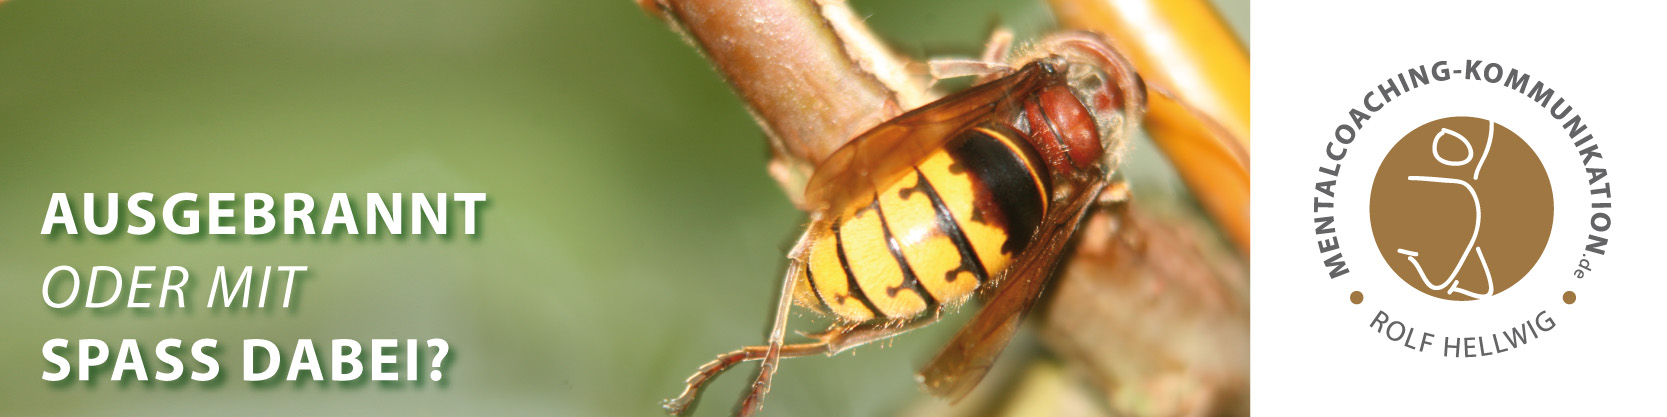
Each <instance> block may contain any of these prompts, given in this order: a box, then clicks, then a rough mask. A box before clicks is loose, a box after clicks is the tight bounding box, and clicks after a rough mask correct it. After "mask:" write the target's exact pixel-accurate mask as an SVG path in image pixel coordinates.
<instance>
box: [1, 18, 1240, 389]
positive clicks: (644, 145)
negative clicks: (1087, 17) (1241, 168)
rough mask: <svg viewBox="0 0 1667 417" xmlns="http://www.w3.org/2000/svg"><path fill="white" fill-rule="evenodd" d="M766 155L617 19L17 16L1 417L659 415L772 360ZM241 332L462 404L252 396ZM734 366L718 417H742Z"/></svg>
mask: <svg viewBox="0 0 1667 417" xmlns="http://www.w3.org/2000/svg"><path fill="white" fill-rule="evenodd" d="M855 3H856V4H855V5H854V6H855V8H856V9H857V10H858V11H859V12H860V13H863V14H866V15H869V16H870V19H869V23H870V24H871V25H873V26H874V27H875V29H876V30H877V31H878V32H880V34H881V35H882V36H884V37H886V38H888V39H891V40H892V41H894V42H895V43H896V46H897V47H898V49H899V50H901V51H903V52H905V53H908V54H912V55H916V56H921V55H926V54H946V53H954V54H971V53H975V52H976V51H978V49H979V47H980V46H981V44H982V42H983V40H984V37H985V36H986V35H987V33H988V30H989V29H990V28H991V27H993V26H994V25H995V24H997V23H998V22H999V23H1001V24H1004V25H1007V26H1011V27H1015V28H1017V29H1018V30H1019V31H1020V33H1021V34H1023V33H1036V32H1040V31H1043V30H1046V29H1047V28H1048V27H1049V25H1050V23H1049V22H1050V21H1051V16H1050V15H1049V14H1048V13H1049V12H1048V11H1047V9H1046V7H1045V6H1044V5H1042V4H1040V2H1039V1H1034V0H977V1H922V2H907V3H904V4H896V3H903V2H885V1H879V0H870V1H860V2H855ZM1231 3H1232V4H1230V5H1228V6H1227V7H1226V8H1225V9H1224V12H1225V14H1226V15H1227V16H1229V17H1230V19H1231V20H1233V22H1234V24H1235V25H1236V28H1237V29H1238V30H1239V32H1240V34H1241V36H1243V34H1244V33H1245V30H1246V29H1247V28H1248V26H1247V25H1246V24H1245V21H1246V19H1247V18H1248V10H1247V9H1246V8H1245V7H1246V6H1245V5H1244V4H1243V2H1237V1H1235V2H1231ZM765 150H766V148H765V143H764V140H763V138H762V134H761V133H760V132H759V130H758V128H757V127H756V126H754V125H753V122H752V120H751V118H750V117H749V116H748V115H747V114H746V112H745V111H744V109H743V108H742V107H741V105H740V104H739V102H738V101H737V100H736V99H735V98H734V96H733V95H732V94H731V93H729V91H728V90H727V87H726V86H725V85H724V84H723V83H722V82H721V81H720V80H719V79H718V77H717V76H716V75H715V74H714V73H713V72H712V71H711V70H710V69H709V67H708V65H707V64H706V63H705V62H703V61H702V59H701V58H700V57H699V56H698V55H697V54H696V53H695V52H694V50H693V49H692V48H690V47H688V46H687V45H685V44H684V43H683V42H682V41H681V40H680V39H678V38H677V36H675V35H674V34H673V33H672V32H671V31H669V30H668V29H667V28H666V27H665V26H664V25H662V24H661V23H660V22H658V21H656V20H654V19H650V18H648V17H647V16H646V15H644V14H643V13H642V12H641V11H640V10H638V9H637V8H636V7H635V5H633V4H631V3H630V2H627V1H623V0H619V1H530V0H526V1H519V0H496V1H469V2H458V1H430V0H416V1H357V0H356V1H311V0H309V1H284V2H252V1H243V2H225V1H30V0H22V1H12V2H8V3H6V4H0V282H3V283H4V286H0V317H4V318H3V319H0V326H3V331H4V332H3V333H0V334H3V336H0V340H3V342H0V414H4V415H43V416H51V415H117V414H121V415H217V414H228V413H229V414H236V415H256V416H259V415H293V414H307V415H312V414H316V415H486V414H505V415H580V416H592V415H594V416H612V415H644V416H648V415H658V414H659V409H658V407H657V403H658V401H659V400H660V399H662V398H665V397H668V396H671V395H674V394H676V393H677V392H678V391H679V390H680V389H681V381H682V380H683V378H685V377H686V376H687V375H688V374H689V373H690V372H692V371H693V370H694V369H695V367H696V366H698V365H700V364H701V363H704V362H705V361H707V360H710V359H711V358H712V355H714V354H716V353H718V352H720V351H725V350H728V349H733V348H735V347H738V346H740V345H742V344H755V343H757V342H759V341H761V340H762V338H763V329H764V328H765V325H766V324H767V321H768V319H769V317H768V311H769V310H770V308H771V307H772V304H773V303H774V302H775V299H776V294H775V292H776V291H777V289H778V285H779V275H780V268H781V267H782V252H783V250H784V249H785V247H786V246H787V245H788V243H790V242H789V239H790V238H791V237H793V236H794V234H795V233H797V231H796V230H795V229H796V228H797V227H798V226H799V224H800V222H801V220H802V215H801V214H800V213H798V212H797V211H795V210H794V209H793V208H792V207H791V206H790V205H789V204H788V202H787V201H786V199H785V198H784V197H783V195H782V194H781V192H780V191H779V190H778V189H777V188H776V186H775V184H774V183H773V182H772V181H771V180H770V179H769V178H768V176H767V175H765V173H764V168H763V166H764V161H765ZM1136 155H1137V157H1136V159H1137V160H1149V159H1151V158H1150V153H1149V151H1147V153H1146V154H1144V155H1146V156H1147V157H1145V158H1142V157H1140V156H1139V155H1142V154H1140V153H1137V154H1136ZM1136 163H1137V164H1153V163H1152V162H1138V161H1137V162H1136ZM54 192H64V193H69V194H70V196H71V198H72V200H73V201H76V203H75V206H76V207H80V202H79V201H80V195H81V193H85V192H94V193H101V196H102V193H108V192H118V193H122V194H124V195H127V194H131V193H136V192H151V193H155V194H157V195H158V196H167V195H171V194H173V193H179V192H195V193H199V194H204V195H205V197H206V193H210V192H235V193H245V192H264V193H270V194H273V195H278V194H281V193H286V192H304V193H310V194H313V195H314V196H315V198H319V199H321V200H322V199H327V198H328V194H329V193H333V192H345V193H350V194H351V195H355V197H354V201H355V204H356V205H355V209H356V213H357V214H358V215H359V216H363V213H364V212H363V211H362V210H363V209H364V205H363V193H366V192H379V193H406V192H423V193H441V192H445V193H453V192H484V193H487V195H488V199H489V205H487V206H485V208H484V209H483V210H482V212H481V214H480V215H479V219H480V221H481V224H480V227H481V231H480V234H479V235H478V236H476V237H469V236H463V235H461V233H458V231H455V230H454V231H453V233H454V234H456V235H455V236H451V237H436V236H413V237H399V236H365V237H361V236H347V235H342V234H338V235H332V236H307V237H276V238H251V237H246V236H228V237H217V236H210V237H181V236H175V235H172V234H167V233H162V232H161V231H158V232H153V234H152V235H151V236H144V237H137V236H128V235H115V236H107V237H95V236H90V235H85V234H84V235H80V236H42V235H40V234H39V233H38V230H40V226H41V222H42V219H43V215H44V214H45V209H46V208H47V203H48V199H49V197H50V195H51V193H54ZM159 199H160V198H159ZM101 201H102V197H101ZM323 203H324V202H323V201H320V204H323ZM158 206H159V205H158ZM198 208H201V207H198ZM320 209H322V207H320ZM456 214H457V213H453V216H452V217H453V219H454V221H457V219H458V216H457V215H456ZM77 215H79V213H77ZM460 226H461V225H460V224H454V226H452V227H454V228H458V227H460ZM83 233H85V232H83ZM58 265H71V266H75V267H76V268H77V269H79V270H81V271H82V274H83V279H85V278H86V274H87V273H88V270H90V269H91V267H92V266H95V265H109V266H113V267H116V268H117V269H118V270H121V271H122V273H123V275H124V276H125V275H127V274H128V273H130V272H131V269H132V267H133V266H135V265H157V266H159V267H161V266H168V265H179V266H184V267H186V268H188V269H190V271H191V273H192V282H193V284H192V285H190V286H189V287H188V288H189V289H191V290H192V291H190V293H188V294H187V301H188V304H190V305H192V307H189V308H185V309H174V308H169V309H160V310H158V309H139V310H134V309H126V308H114V307H113V308H106V309H102V310H86V309H66V310H62V311H60V310H54V309H51V308H49V307H47V306H46V305H45V303H44V302H43V301H42V300H41V298H40V295H39V294H40V287H41V283H42V278H43V277H44V276H45V274H46V272H47V271H49V270H51V269H52V268H53V267H56V266H58ZM219 265H228V266H233V267H237V268H241V266H244V265H257V266H264V265H306V266H308V267H310V271H309V272H308V273H307V274H306V275H305V278H304V279H303V280H302V281H301V283H300V284H298V285H297V290H296V291H297V293H296V295H295V297H296V298H295V302H296V306H294V307H293V308H291V309H288V310H284V309H276V308H269V309H246V310H245V309H229V310H228V309H206V308H202V306H201V305H200V304H201V303H202V302H203V300H206V295H207V294H206V292H207V291H208V288H207V287H208V285H207V284H208V280H210V279H211V278H212V274H213V269H214V267H215V266H219ZM158 277H159V274H154V275H147V278H148V279H149V280H151V281H152V282H155V281H156V280H157V279H158ZM82 294H83V297H84V296H85V295H84V294H85V292H83V293H82ZM150 298H151V299H152V300H153V301H154V298H155V295H151V296H150ZM83 301H84V300H83ZM934 327H936V328H929V329H928V330H926V331H922V332H919V333H916V334H911V335H909V336H905V337H904V338H902V339H901V340H899V341H898V342H897V343H896V344H895V345H893V346H892V347H889V348H879V347H866V348H862V349H858V350H857V351H856V354H855V355H852V354H843V355H840V356H838V357H835V358H831V359H828V358H813V359H797V360H790V361H788V362H786V364H785V366H784V367H783V371H782V372H781V374H780V376H779V377H778V379H777V384H776V386H775V389H774V390H773V391H772V392H771V397H770V399H769V401H768V402H767V410H768V412H769V414H771V415H830V416H846V415H859V416H866V415H876V414H886V413H888V412H891V411H894V410H897V409H898V408H899V407H901V406H903V405H904V404H906V403H908V402H909V401H913V400H916V399H918V398H920V397H921V396H922V395H923V394H920V393H919V391H918V390H917V389H916V388H915V387H914V382H913V380H912V378H911V375H912V372H913V369H914V368H915V366H916V365H918V364H920V363H922V362H923V361H924V359H925V358H926V356H927V355H929V354H930V353H931V352H932V351H933V350H934V349H936V348H937V347H938V346H937V343H938V342H939V341H942V340H943V339H945V337H946V336H947V334H948V333H949V332H951V331H953V330H954V329H953V328H951V327H949V326H934ZM800 328H803V327H800ZM51 338H67V339H71V340H72V341H73V340H75V339H80V338H96V339H103V340H105V341H107V342H109V343H111V344H112V345H114V344H116V343H119V340H120V339H123V338H135V339H139V340H140V342H141V347H142V350H144V351H145V352H146V353H147V360H148V365H149V366H148V368H149V369H151V370H153V371H154V370H155V369H157V368H158V367H160V363H159V362H158V361H157V359H155V357H154V356H150V355H149V351H150V349H151V346H152V345H153V344H154V343H156V342H157V341H159V340H161V339H164V338H180V339H183V340H185V341H186V344H187V345H189V344H190V343H191V342H192V341H194V340H196V339H200V338H215V339H219V341H220V347H221V349H220V353H219V354H218V355H216V358H217V359H219V361H220V368H221V370H220V371H221V373H222V380H223V381H222V382H220V383H183V384H169V383H159V382H152V383H144V382H132V381H130V382H112V381H108V380H107V379H108V377H109V373H110V367H109V366H108V365H106V366H104V367H102V368H100V372H98V373H97V374H96V378H95V379H104V380H102V381H90V382H76V383H49V382H46V381H42V380H41V379H40V373H41V372H43V371H47V370H51V369H54V367H52V366H51V365H49V364H48V363H47V362H46V361H45V359H43V358H42V356H41V353H40V349H41V346H42V344H43V343H45V342H46V340H48V339H51ZM246 338H264V339H269V340H272V341H274V342H275V343H276V344H277V345H278V346H279V347H280V348H281V349H282V350H284V351H285V355H286V356H287V355H288V350H289V349H290V348H291V347H293V343H294V341H295V340H296V339H302V338H311V339H314V340H317V341H319V343H320V344H326V343H327V342H325V341H327V340H329V339H334V338H350V339H356V340H359V341H361V343H367V344H368V340H369V339H371V338H399V339H405V338H416V339H428V338H444V339H447V340H448V341H449V342H450V345H451V351H450V353H449V354H448V359H449V361H448V362H449V363H448V364H447V365H446V368H444V371H445V375H446V378H445V379H446V381H445V383H432V382H426V381H425V382H417V383H409V382H405V383H392V384H384V383H358V384H343V383H314V382H302V383H287V382H286V383H277V384H254V383H248V382H244V381H241V379H240V376H241V375H240V374H241V371H242V366H243V364H242V362H241V359H240V357H241V353H240V349H241V341H242V340H243V339H246ZM60 352H65V353H68V352H72V351H71V350H60ZM112 362H113V359H112ZM425 362H426V361H425ZM421 365H422V366H421V369H423V370H424V371H426V370H427V369H428V366H427V364H426V363H422V364H421ZM741 369H742V371H741V372H736V373H732V374H729V375H727V376H726V377H725V378H723V379H722V380H720V381H719V383H717V384H716V385H714V386H713V388H712V390H711V391H710V397H709V400H708V401H706V402H705V407H703V409H702V410H701V411H702V413H701V414H703V415H718V414H722V413H725V412H727V411H728V410H729V407H730V405H731V404H733V401H734V398H735V396H736V395H738V394H739V392H740V389H741V385H742V384H743V381H742V380H743V379H745V377H744V375H745V374H750V373H751V372H752V366H746V367H743V368H741Z"/></svg>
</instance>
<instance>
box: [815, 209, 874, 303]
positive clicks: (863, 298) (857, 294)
mask: <svg viewBox="0 0 1667 417" xmlns="http://www.w3.org/2000/svg"><path fill="white" fill-rule="evenodd" d="M841 222H844V219H834V222H833V223H832V225H831V226H830V228H831V229H832V230H833V235H834V246H835V249H837V250H839V267H840V268H842V269H844V270H845V292H846V293H849V294H851V295H850V297H852V298H856V299H857V301H860V302H862V306H863V308H867V309H868V312H869V313H872V314H873V315H874V318H881V317H885V316H886V314H885V313H884V312H881V311H880V308H879V307H875V306H874V302H873V301H870V300H869V299H868V294H865V293H863V291H862V285H860V284H858V283H857V275H856V274H853V273H851V262H850V261H847V260H845V238H843V237H840V233H839V224H840V223H841ZM825 302H826V301H824V303H825Z"/></svg>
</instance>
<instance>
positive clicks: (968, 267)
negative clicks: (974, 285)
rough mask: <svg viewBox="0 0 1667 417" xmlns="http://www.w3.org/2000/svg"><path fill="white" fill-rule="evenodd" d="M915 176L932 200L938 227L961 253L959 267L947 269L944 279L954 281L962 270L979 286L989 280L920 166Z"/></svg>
mask: <svg viewBox="0 0 1667 417" xmlns="http://www.w3.org/2000/svg"><path fill="white" fill-rule="evenodd" d="M915 177H916V178H919V181H920V182H919V185H917V186H916V187H918V188H920V189H921V190H924V191H925V192H926V198H927V199H930V200H931V201H932V211H933V212H935V213H937V218H938V229H940V230H943V233H944V234H945V235H949V241H950V242H954V243H955V250H956V251H957V252H960V253H961V268H960V269H956V270H953V271H949V274H948V275H946V276H944V281H947V282H955V277H956V273H957V272H960V271H963V270H964V271H968V272H972V276H973V277H974V278H977V279H978V285H980V286H982V285H984V283H986V282H989V281H990V274H989V272H988V271H985V270H984V262H981V260H980V259H978V251H976V250H973V249H972V244H971V243H970V242H967V235H966V233H964V232H961V224H960V223H956V222H955V214H954V213H950V212H949V206H948V205H945V204H944V203H943V197H939V196H938V189H937V188H934V187H933V186H932V182H931V181H927V180H926V174H922V173H921V172H920V168H915Z"/></svg>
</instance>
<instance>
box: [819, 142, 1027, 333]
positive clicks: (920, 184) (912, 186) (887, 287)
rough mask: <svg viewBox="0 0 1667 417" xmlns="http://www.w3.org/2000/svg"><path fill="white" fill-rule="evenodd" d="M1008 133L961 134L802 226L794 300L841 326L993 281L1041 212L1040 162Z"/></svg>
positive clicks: (947, 299) (913, 309) (907, 311)
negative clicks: (804, 235) (867, 193)
mask: <svg viewBox="0 0 1667 417" xmlns="http://www.w3.org/2000/svg"><path fill="white" fill-rule="evenodd" d="M1017 135H1018V133H1016V132H1013V131H1011V130H1010V129H1002V128H977V129H971V130H968V131H966V132H963V133H962V134H961V135H959V136H958V137H957V138H955V139H953V140H951V141H949V142H948V143H947V144H946V145H945V146H944V149H943V150H941V151H939V152H936V153H934V154H932V155H931V156H929V157H927V158H925V159H924V160H921V161H920V162H918V163H916V164H915V166H914V169H913V172H911V173H909V174H906V175H904V176H903V177H902V178H900V179H899V180H897V181H896V182H894V183H892V184H890V185H888V186H886V187H881V188H879V189H878V191H877V192H876V194H875V196H874V198H871V199H868V200H865V201H863V202H862V203H860V204H856V205H853V206H852V207H845V208H843V210H840V211H839V212H838V213H826V214H824V215H823V216H820V218H821V220H818V221H816V222H815V223H813V224H811V225H810V228H811V229H810V230H809V232H808V233H810V235H809V237H808V239H809V240H808V243H807V245H808V246H807V247H806V252H805V254H804V255H803V258H802V259H800V260H797V261H796V262H801V268H800V269H799V270H800V272H799V276H798V277H797V278H796V279H797V280H798V284H797V285H796V286H795V294H794V297H795V298H794V299H795V301H796V302H797V303H798V304H800V305H803V306H806V307H810V308H813V309H816V310H818V311H824V312H830V313H833V314H834V315H836V316H838V317H840V318H841V319H843V320H847V321H855V322H860V321H868V320H872V319H877V318H886V319H904V318H909V317H914V316H917V315H920V314H921V313H925V312H928V311H931V310H934V309H937V308H939V307H940V306H945V305H955V304H958V303H961V302H963V301H965V300H966V298H967V296H969V295H971V294H972V293H973V292H974V291H976V290H977V289H978V288H979V287H981V286H982V285H984V284H986V283H988V282H992V278H996V279H999V278H1000V277H1001V273H1002V272H1003V271H1005V269H1006V268H1007V266H1008V265H1009V264H1010V263H1011V262H1012V259H1013V257H1014V256H1015V255H1017V254H1018V252H1019V251H1021V250H1023V249H1024V247H1025V245H1027V244H1028V243H1029V240H1030V237H1031V234H1032V233H1033V232H1034V231H1035V229H1036V226H1037V224H1038V223H1039V222H1040V221H1041V218H1042V217H1043V214H1044V213H1046V211H1047V206H1048V200H1047V195H1048V191H1049V190H1048V189H1049V185H1048V177H1047V171H1046V167H1045V164H1044V163H1043V161H1041V159H1040V158H1039V157H1037V156H1036V152H1035V151H1034V150H1032V149H1030V147H1029V145H1028V143H1027V142H1025V141H1024V139H1023V138H1021V137H1019V136H1017Z"/></svg>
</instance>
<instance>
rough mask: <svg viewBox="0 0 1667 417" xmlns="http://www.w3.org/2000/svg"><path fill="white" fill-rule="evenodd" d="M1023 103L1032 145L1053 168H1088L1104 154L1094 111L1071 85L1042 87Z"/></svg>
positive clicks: (1058, 169)
mask: <svg viewBox="0 0 1667 417" xmlns="http://www.w3.org/2000/svg"><path fill="white" fill-rule="evenodd" d="M1107 101H1109V99H1108V100H1107ZM1024 106H1025V118H1026V121H1027V122H1028V124H1029V125H1030V135H1031V137H1032V138H1033V142H1035V143H1034V145H1036V148H1037V151H1038V152H1039V153H1041V154H1042V158H1043V159H1046V160H1047V161H1048V165H1049V166H1050V167H1052V168H1053V169H1054V170H1056V171H1066V172H1069V171H1072V170H1080V169H1088V168H1090V167H1093V166H1094V164H1096V163H1098V162H1099V161H1100V158H1101V157H1102V156H1104V155H1105V147H1104V145H1102V144H1101V142H1100V132H1099V126H1098V125H1097V124H1096V123H1095V122H1094V115H1093V114H1092V113H1090V112H1089V111H1088V108H1087V107H1084V106H1083V105H1082V101H1081V100H1078V99H1077V96H1076V94H1072V93H1071V88H1070V87H1068V86H1065V85H1063V84H1058V85H1052V86H1048V87H1045V88H1043V89H1042V91H1041V92H1039V93H1037V94H1036V96H1035V97H1034V98H1032V99H1030V100H1026V101H1025V103H1024ZM1066 164H1069V165H1066Z"/></svg>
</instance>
